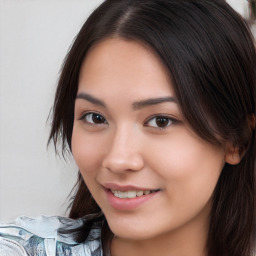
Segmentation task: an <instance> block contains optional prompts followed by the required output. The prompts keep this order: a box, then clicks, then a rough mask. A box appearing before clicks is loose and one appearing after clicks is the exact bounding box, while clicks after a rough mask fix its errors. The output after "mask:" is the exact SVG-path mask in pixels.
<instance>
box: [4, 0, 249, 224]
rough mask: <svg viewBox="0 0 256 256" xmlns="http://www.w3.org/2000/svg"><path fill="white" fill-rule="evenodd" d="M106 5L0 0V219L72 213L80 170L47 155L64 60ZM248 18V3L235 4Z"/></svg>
mask: <svg viewBox="0 0 256 256" xmlns="http://www.w3.org/2000/svg"><path fill="white" fill-rule="evenodd" d="M101 2H102V0H0V221H1V222H3V221H10V220H12V219H14V218H16V217H17V216H19V215H28V216H38V215H42V214H43V215H65V210H66V208H67V205H68V201H67V199H66V198H67V196H68V194H69V192H70V190H71V188H72V187H73V185H74V183H75V181H76V176H77V167H76V165H75V163H73V161H72V159H71V158H70V159H68V161H67V162H65V161H64V160H61V159H60V158H58V157H56V156H55V153H54V150H53V146H52V145H51V146H50V147H49V148H48V150H47V148H46V143H47V139H48V133H49V127H50V124H49V122H48V123H47V122H46V121H47V117H48V114H49V112H50V108H51V106H52V103H53V97H54V91H55V88H56V81H57V79H58V74H59V70H60V67H61V64H62V60H63V58H64V56H65V54H66V52H67V50H68V48H69V46H70V44H71V42H72V40H73V38H74V37H75V35H76V34H77V32H78V31H79V29H80V27H81V26H82V24H83V23H84V21H85V19H86V18H87V17H88V15H89V13H90V12H91V11H92V10H93V9H94V8H95V7H96V6H97V5H98V4H99V3H101ZM228 2H230V3H231V4H232V5H233V7H235V8H236V9H237V10H238V11H239V12H240V13H242V14H244V15H247V9H246V6H245V4H246V0H229V1H228Z"/></svg>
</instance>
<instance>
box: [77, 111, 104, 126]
mask: <svg viewBox="0 0 256 256" xmlns="http://www.w3.org/2000/svg"><path fill="white" fill-rule="evenodd" d="M93 114H95V115H99V116H101V117H102V118H104V121H105V122H104V123H99V124H97V123H93V122H88V121H87V120H86V117H87V116H88V115H93ZM78 120H81V121H83V122H84V123H86V124H89V125H104V124H108V122H107V119H106V118H105V117H104V116H103V115H102V114H100V113H98V112H97V111H86V112H83V113H82V115H81V116H80V117H79V118H78Z"/></svg>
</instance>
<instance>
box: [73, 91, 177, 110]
mask: <svg viewBox="0 0 256 256" xmlns="http://www.w3.org/2000/svg"><path fill="white" fill-rule="evenodd" d="M76 99H83V100H87V101H89V102H91V103H93V104H95V105H98V106H101V107H104V108H106V107H107V106H106V104H105V103H104V101H102V100H100V99H97V98H95V97H93V96H92V95H90V94H87V93H78V94H77V96H76ZM165 102H174V103H177V100H176V99H175V98H174V97H160V98H151V99H146V100H140V101H136V102H134V103H133V104H132V107H133V109H134V110H138V109H141V108H144V107H148V106H152V105H156V104H161V103H165Z"/></svg>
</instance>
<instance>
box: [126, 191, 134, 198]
mask: <svg viewBox="0 0 256 256" xmlns="http://www.w3.org/2000/svg"><path fill="white" fill-rule="evenodd" d="M127 196H128V198H134V197H136V191H128V192H127Z"/></svg>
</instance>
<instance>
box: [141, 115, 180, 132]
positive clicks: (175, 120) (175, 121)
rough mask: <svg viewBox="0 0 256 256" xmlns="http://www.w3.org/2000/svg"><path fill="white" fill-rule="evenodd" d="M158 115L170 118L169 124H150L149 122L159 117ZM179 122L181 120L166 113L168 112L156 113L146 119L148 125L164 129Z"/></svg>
mask: <svg viewBox="0 0 256 256" xmlns="http://www.w3.org/2000/svg"><path fill="white" fill-rule="evenodd" d="M158 117H160V118H166V119H168V120H169V123H168V125H167V126H165V127H160V126H151V125H148V123H149V122H150V121H152V120H153V119H155V118H158ZM178 122H180V121H179V120H178V119H177V118H175V117H173V116H170V115H166V114H156V115H153V116H150V117H149V118H147V119H146V121H145V126H146V127H150V128H155V129H160V130H164V129H167V128H168V127H170V126H172V125H174V124H176V123H178Z"/></svg>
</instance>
